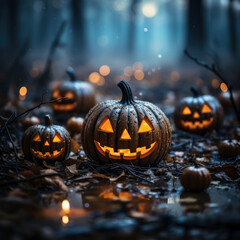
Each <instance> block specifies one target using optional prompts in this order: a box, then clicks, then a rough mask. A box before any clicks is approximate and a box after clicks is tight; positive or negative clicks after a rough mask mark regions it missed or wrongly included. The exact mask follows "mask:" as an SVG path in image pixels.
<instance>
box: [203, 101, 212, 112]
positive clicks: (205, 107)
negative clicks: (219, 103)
mask: <svg viewBox="0 0 240 240" xmlns="http://www.w3.org/2000/svg"><path fill="white" fill-rule="evenodd" d="M210 112H212V109H211V108H210V107H209V106H208V105H207V104H206V103H205V104H204V105H203V107H202V113H210Z"/></svg>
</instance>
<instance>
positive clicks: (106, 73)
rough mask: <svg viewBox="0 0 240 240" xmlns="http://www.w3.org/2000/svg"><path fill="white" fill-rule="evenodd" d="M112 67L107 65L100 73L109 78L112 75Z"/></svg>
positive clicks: (102, 67) (100, 69) (101, 68)
mask: <svg viewBox="0 0 240 240" xmlns="http://www.w3.org/2000/svg"><path fill="white" fill-rule="evenodd" d="M110 71H111V70H110V67H109V66H107V65H103V66H101V67H100V68H99V72H100V74H101V75H102V76H107V75H108V74H109V73H110Z"/></svg>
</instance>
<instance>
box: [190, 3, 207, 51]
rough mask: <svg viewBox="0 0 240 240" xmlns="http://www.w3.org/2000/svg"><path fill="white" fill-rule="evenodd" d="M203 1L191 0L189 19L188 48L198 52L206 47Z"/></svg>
mask: <svg viewBox="0 0 240 240" xmlns="http://www.w3.org/2000/svg"><path fill="white" fill-rule="evenodd" d="M203 11H204V9H203V1H202V0H190V1H189V5H188V21H187V24H188V25H187V49H190V50H191V51H194V52H195V53H197V54H201V53H203V50H204V48H205V32H204V30H205V29H204V18H203Z"/></svg>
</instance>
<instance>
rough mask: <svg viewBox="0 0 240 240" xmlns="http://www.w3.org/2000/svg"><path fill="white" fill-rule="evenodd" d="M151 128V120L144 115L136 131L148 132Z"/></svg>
mask: <svg viewBox="0 0 240 240" xmlns="http://www.w3.org/2000/svg"><path fill="white" fill-rule="evenodd" d="M151 130H153V126H152V124H151V122H150V121H149V120H148V119H147V118H146V117H144V119H143V120H142V122H141V124H140V127H139V130H138V133H143V132H149V131H151Z"/></svg>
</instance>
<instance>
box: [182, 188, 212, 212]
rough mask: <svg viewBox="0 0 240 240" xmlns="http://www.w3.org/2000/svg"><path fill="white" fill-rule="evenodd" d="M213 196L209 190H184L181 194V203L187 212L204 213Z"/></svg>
mask: <svg viewBox="0 0 240 240" xmlns="http://www.w3.org/2000/svg"><path fill="white" fill-rule="evenodd" d="M210 202H211V198H210V196H209V194H208V193H207V192H200V193H192V192H185V191H183V192H182V193H181V195H180V204H181V207H182V208H183V211H184V212H185V213H187V212H199V213H202V212H204V211H205V209H207V208H208V205H209V203H210Z"/></svg>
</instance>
